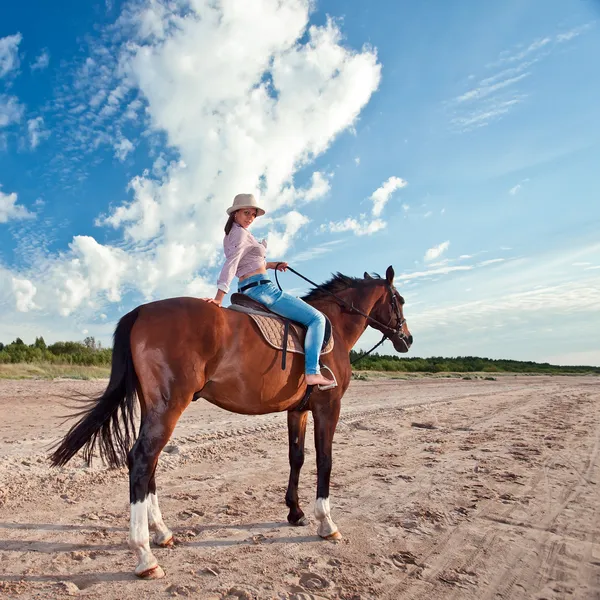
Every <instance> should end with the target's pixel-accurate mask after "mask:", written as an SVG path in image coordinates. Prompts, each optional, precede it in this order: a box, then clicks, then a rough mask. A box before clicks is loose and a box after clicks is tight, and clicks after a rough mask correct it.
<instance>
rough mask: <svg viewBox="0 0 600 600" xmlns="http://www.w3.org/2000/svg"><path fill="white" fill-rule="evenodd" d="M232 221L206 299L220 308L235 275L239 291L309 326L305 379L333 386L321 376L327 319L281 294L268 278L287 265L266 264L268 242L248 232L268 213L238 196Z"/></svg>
mask: <svg viewBox="0 0 600 600" xmlns="http://www.w3.org/2000/svg"><path fill="white" fill-rule="evenodd" d="M227 214H228V215H229V219H228V221H227V224H226V225H225V234H226V235H225V239H224V240H223V247H224V249H225V258H226V260H225V264H224V265H223V269H222V270H221V274H220V276H219V280H218V282H217V288H218V289H217V294H216V296H215V297H214V298H205V300H207V301H208V302H213V303H214V304H217V305H218V306H221V303H222V302H223V298H224V297H225V294H227V292H228V291H229V284H230V283H231V280H232V279H233V278H234V276H235V275H237V276H238V278H239V284H238V292H241V293H244V294H246V295H247V296H250V298H252V299H253V300H256V301H257V302H260V303H261V304H264V305H265V306H266V307H268V308H269V310H271V311H273V312H274V313H277V314H278V315H281V316H282V317H286V318H288V319H291V320H292V321H297V322H299V323H302V324H303V325H306V327H307V328H308V329H307V331H306V339H305V341H304V353H305V355H304V358H305V369H304V370H305V377H306V383H307V385H323V386H331V385H332V384H333V383H334V382H333V381H331V380H330V379H327V378H326V377H324V376H323V375H321V371H320V369H319V354H320V352H321V346H322V344H323V337H324V335H325V317H324V316H323V315H322V314H321V313H320V312H319V311H318V310H317V309H316V308H313V307H312V306H310V304H307V303H306V302H304V301H303V300H301V299H300V298H295V297H294V296H291V295H290V294H287V293H286V292H282V291H281V290H279V289H277V287H276V286H275V285H274V284H273V283H272V282H271V280H270V279H269V278H268V277H267V269H278V270H279V271H285V270H286V269H287V266H288V265H287V263H286V262H279V263H275V262H267V261H266V260H265V256H266V253H267V243H266V240H263V241H262V242H257V241H256V239H255V238H254V236H253V235H252V234H251V233H250V232H249V231H248V227H250V225H251V224H252V223H253V221H254V219H255V218H256V217H260V216H262V215H264V214H265V211H264V210H263V209H262V208H260V207H259V206H258V203H257V202H256V199H255V198H254V196H253V195H252V194H238V195H237V196H236V197H235V198H234V199H233V205H232V206H230V207H229V208H228V209H227Z"/></svg>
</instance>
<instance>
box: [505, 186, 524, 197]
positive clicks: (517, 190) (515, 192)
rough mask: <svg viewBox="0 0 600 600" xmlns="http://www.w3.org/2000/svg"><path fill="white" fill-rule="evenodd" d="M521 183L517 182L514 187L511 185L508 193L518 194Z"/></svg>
mask: <svg viewBox="0 0 600 600" xmlns="http://www.w3.org/2000/svg"><path fill="white" fill-rule="evenodd" d="M521 187H522V186H521V184H520V183H517V185H515V186H514V187H511V188H510V190H508V193H509V194H510V195H511V196H515V195H516V194H518V193H519V192H520V191H521Z"/></svg>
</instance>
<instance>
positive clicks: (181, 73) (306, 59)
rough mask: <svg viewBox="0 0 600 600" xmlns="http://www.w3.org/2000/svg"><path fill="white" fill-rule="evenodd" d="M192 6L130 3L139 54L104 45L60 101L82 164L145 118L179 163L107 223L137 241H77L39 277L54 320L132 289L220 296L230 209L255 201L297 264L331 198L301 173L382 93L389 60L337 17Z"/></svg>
mask: <svg viewBox="0 0 600 600" xmlns="http://www.w3.org/2000/svg"><path fill="white" fill-rule="evenodd" d="M178 6H179V4H178V3H168V2H161V1H152V2H150V1H147V2H138V3H135V4H134V3H131V4H128V5H127V8H126V9H125V12H124V13H123V15H122V16H121V18H120V19H119V21H118V23H117V27H116V36H117V38H118V39H124V40H125V42H124V43H123V44H122V45H121V46H119V47H117V46H114V45H111V46H108V47H105V48H100V47H94V48H93V50H92V54H91V55H90V57H88V59H87V60H86V61H85V62H84V63H82V65H81V67H80V68H79V70H78V73H77V77H76V81H75V82H74V84H73V86H71V88H67V87H65V89H64V91H63V92H61V94H62V95H59V97H58V99H57V105H56V109H57V110H61V111H63V112H64V114H65V115H67V116H66V117H65V118H66V119H71V121H70V124H69V123H66V124H65V128H67V127H68V128H69V129H65V130H64V131H63V132H61V133H62V134H63V135H64V138H65V139H67V138H68V139H69V143H72V146H71V147H70V148H71V149H70V150H69V152H71V155H79V154H82V153H85V152H87V151H89V149H90V148H92V147H94V145H98V144H108V145H110V147H111V148H112V147H114V145H115V144H118V143H119V141H120V131H124V130H125V125H124V119H125V118H130V117H133V118H137V117H136V115H140V114H143V115H144V118H143V120H142V121H141V123H142V124H144V123H145V124H146V125H147V131H146V132H145V135H146V136H147V138H148V139H149V140H151V141H152V140H153V139H162V138H163V136H164V139H165V142H166V149H167V150H168V156H169V158H168V159H163V161H161V163H160V165H158V164H157V169H156V170H155V172H154V173H153V172H151V171H145V172H143V173H140V174H138V175H137V176H136V177H134V178H133V179H132V180H131V182H130V186H129V200H128V201H127V202H123V203H116V204H113V205H112V207H111V210H110V211H109V213H108V214H107V215H100V216H99V217H98V219H97V224H102V225H106V226H110V227H113V228H114V229H115V230H117V232H118V234H119V235H122V241H118V242H114V243H113V245H105V244H104V245H103V244H100V243H98V242H96V241H95V240H94V239H93V238H91V237H84V236H76V237H75V238H74V239H73V242H72V243H71V245H70V250H69V252H66V253H64V254H61V255H58V256H54V257H50V258H48V259H47V261H46V263H42V264H40V265H39V270H38V271H36V273H35V274H34V275H35V277H33V278H30V279H31V280H32V281H33V282H34V283H35V285H36V288H37V293H36V295H35V302H36V304H37V305H38V306H40V307H41V308H43V309H45V310H47V311H49V312H50V313H52V312H58V313H60V314H63V315H66V314H73V313H74V312H75V311H78V313H79V314H80V315H85V314H88V313H89V312H90V311H91V310H92V307H93V311H94V315H97V314H98V307H101V306H102V304H103V303H105V302H116V301H117V299H118V298H120V297H121V296H122V294H123V293H124V291H125V290H128V291H130V292H132V293H134V294H138V295H139V294H142V295H143V296H144V297H148V298H151V297H157V296H163V295H166V294H168V295H176V294H179V293H186V291H187V292H188V293H190V292H189V290H195V291H202V292H203V293H205V290H206V288H205V284H206V285H209V282H210V281H211V275H210V273H211V270H212V269H214V270H216V269H217V268H218V266H219V264H220V261H221V260H222V239H223V225H224V222H225V220H226V215H225V208H226V207H227V206H228V205H229V204H230V203H231V199H232V198H233V196H234V195H235V194H236V193H239V192H240V191H244V192H246V191H249V192H253V193H255V194H256V195H257V197H259V198H260V202H261V203H262V204H263V205H264V206H265V208H266V209H267V211H268V216H267V217H263V219H265V220H264V221H263V228H264V229H265V234H266V236H265V237H267V239H268V242H269V248H268V252H269V260H274V259H277V258H280V257H281V258H283V257H284V255H285V254H286V253H287V252H288V251H289V250H290V248H291V247H292V245H293V243H294V240H295V239H296V238H297V237H298V235H299V234H300V232H301V231H302V228H303V227H304V226H305V225H306V223H308V218H307V217H306V216H305V215H302V214H301V213H300V212H299V211H298V210H297V207H298V205H301V204H302V203H304V202H309V201H314V200H316V199H318V198H322V197H323V196H325V195H326V194H327V193H328V192H329V189H330V178H331V176H330V175H328V174H326V173H324V172H322V171H315V172H314V173H313V174H312V175H311V177H310V178H309V180H308V181H306V182H304V181H303V182H302V183H301V185H299V186H298V188H296V187H295V186H294V183H295V177H297V176H298V173H299V172H301V173H304V172H306V169H307V168H308V167H309V165H310V164H311V163H312V162H313V161H314V159H315V157H317V156H319V155H320V154H322V153H324V152H325V151H326V150H327V149H328V147H329V146H330V144H331V143H332V142H333V140H334V139H335V138H336V136H338V135H339V134H340V133H341V132H343V131H345V130H348V129H350V128H351V127H352V126H353V124H354V123H355V121H356V118H357V117H358V115H359V113H360V112H361V110H362V108H363V107H364V106H365V104H366V103H367V102H368V101H369V99H370V97H371V95H372V93H373V92H374V91H375V90H376V89H377V87H378V85H379V81H380V65H379V63H378V62H377V56H376V53H375V51H374V50H373V49H371V48H368V47H365V48H363V49H362V50H360V51H355V50H352V49H350V48H348V47H346V46H344V45H343V43H342V35H341V32H340V31H339V29H338V26H337V25H336V23H335V22H334V21H332V20H329V21H327V22H326V23H325V24H324V25H323V26H314V25H311V26H309V13H310V10H311V9H312V3H311V2H310V1H309V0H289V1H288V2H285V3H284V2H280V1H279V0H256V1H255V2H252V3H242V2H239V3H238V2H228V1H208V0H206V1H204V0H197V1H195V2H194V3H193V4H190V5H189V6H188V7H187V8H189V10H187V12H185V14H183V13H182V12H178V10H179V9H178ZM199 14H201V15H202V18H201V19H200V18H198V15H199ZM215 48H219V52H215ZM136 100H138V101H139V102H138V104H137V105H135V106H132V104H133V103H135V102H136ZM90 102H92V103H93V105H91V104H90ZM82 105H83V106H85V108H84V109H80V108H79V107H81V106H82ZM127 115H128V116H127ZM139 123H140V121H138V124H139ZM80 125H82V127H80ZM73 132H75V133H76V134H77V135H73V136H71V135H67V134H71V133H73ZM57 135H58V134H57ZM127 137H128V139H129V141H130V142H131V143H132V144H133V145H134V146H136V145H137V144H136V139H135V138H133V137H131V136H130V135H128V136H127ZM152 143H154V142H152ZM155 150H156V154H155V157H157V156H160V152H162V151H163V150H165V147H164V145H163V144H162V143H161V142H159V143H157V144H156V145H155ZM267 218H268V219H269V220H267ZM260 221H261V219H257V222H256V223H255V224H254V228H255V229H256V230H257V231H260V229H261V224H260ZM215 279H216V276H215ZM212 285H213V286H214V283H213V284H212ZM213 291H214V288H213ZM207 292H208V290H206V294H207V295H208V293H207ZM210 295H212V294H210Z"/></svg>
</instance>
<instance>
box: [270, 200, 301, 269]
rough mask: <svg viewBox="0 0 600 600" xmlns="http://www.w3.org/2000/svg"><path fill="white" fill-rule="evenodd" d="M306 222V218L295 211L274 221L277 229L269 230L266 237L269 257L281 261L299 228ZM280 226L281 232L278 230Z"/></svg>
mask: <svg viewBox="0 0 600 600" xmlns="http://www.w3.org/2000/svg"><path fill="white" fill-rule="evenodd" d="M308 222H309V219H308V218H307V217H305V216H304V215H302V214H300V213H299V212H297V211H295V210H293V211H290V212H288V213H286V214H285V215H283V216H282V217H279V218H278V219H276V220H275V221H274V223H275V226H276V227H277V229H275V230H274V229H273V228H271V230H270V231H269V234H268V235H267V249H268V253H269V256H272V257H273V259H274V260H277V259H282V258H283V257H284V256H285V253H286V252H287V251H288V248H289V247H290V246H291V244H292V241H293V239H294V237H295V236H296V234H297V233H298V231H299V230H300V228H301V227H303V226H304V225H306V224H307V223H308ZM281 225H283V231H281V230H280V229H279V228H280V226H281Z"/></svg>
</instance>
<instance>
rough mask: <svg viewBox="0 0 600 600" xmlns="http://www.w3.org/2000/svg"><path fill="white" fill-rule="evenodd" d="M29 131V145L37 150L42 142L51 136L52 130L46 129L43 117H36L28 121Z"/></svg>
mask: <svg viewBox="0 0 600 600" xmlns="http://www.w3.org/2000/svg"><path fill="white" fill-rule="evenodd" d="M27 133H28V135H29V145H30V146H31V149H32V150H35V149H36V148H37V147H38V146H39V145H40V142H42V141H43V140H45V139H47V138H49V137H50V132H49V131H47V130H45V129H44V119H43V117H36V118H35V119H29V121H27Z"/></svg>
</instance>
